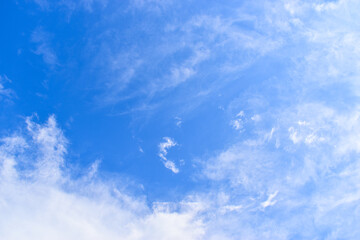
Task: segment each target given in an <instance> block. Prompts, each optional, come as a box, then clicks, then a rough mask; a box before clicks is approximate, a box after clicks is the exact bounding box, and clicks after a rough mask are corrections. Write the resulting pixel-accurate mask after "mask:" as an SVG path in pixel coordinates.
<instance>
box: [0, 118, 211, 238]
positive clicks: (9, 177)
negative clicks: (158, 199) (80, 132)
mask: <svg viewBox="0 0 360 240" xmlns="http://www.w3.org/2000/svg"><path fill="white" fill-rule="evenodd" d="M27 126H28V133H27V134H24V135H12V136H9V137H4V138H2V139H1V143H0V211H1V216H0V238H1V239H7V240H12V239H13V240H15V239H29V240H32V239H34V240H35V239H36V240H41V239H49V238H51V239H59V240H60V239H84V240H85V239H86V240H89V239H109V240H110V239H129V240H131V239H134V240H140V239H143V240H145V239H157V240H158V239H164V240H165V239H179V240H180V239H184V238H185V239H194V240H195V239H202V236H203V234H204V228H203V224H202V221H201V220H200V219H199V218H195V214H196V211H194V210H191V209H189V208H187V209H185V208H184V209H178V210H176V211H160V210H158V211H153V210H151V209H149V208H148V206H147V204H146V203H145V201H144V198H143V197H142V196H134V195H133V196H132V195H130V194H127V193H126V192H125V191H124V190H123V186H124V185H126V184H127V183H126V182H122V183H118V184H116V185H114V184H112V183H111V181H105V180H101V179H99V178H97V177H96V175H94V174H93V173H94V171H96V168H97V167H96V165H97V164H98V163H95V165H94V166H93V167H92V168H91V169H90V172H89V174H86V175H85V176H84V177H81V176H80V177H76V178H74V177H72V172H71V170H70V169H68V168H66V167H64V164H63V163H64V161H65V153H66V146H67V140H66V139H65V137H64V136H63V133H62V131H61V130H60V129H59V128H58V127H57V124H56V121H55V118H54V117H53V116H51V117H50V118H49V120H48V121H47V122H46V123H45V124H43V125H41V124H37V123H35V122H33V121H32V120H31V119H30V118H28V119H27ZM170 145H171V144H170ZM168 146H169V145H166V144H165V145H164V149H165V151H166V149H167V148H168ZM121 184H123V186H122V185H121Z"/></svg>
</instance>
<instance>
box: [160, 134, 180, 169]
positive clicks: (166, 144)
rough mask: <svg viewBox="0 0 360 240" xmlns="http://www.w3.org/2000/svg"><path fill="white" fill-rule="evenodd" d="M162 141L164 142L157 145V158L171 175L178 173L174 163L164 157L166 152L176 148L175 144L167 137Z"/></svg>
mask: <svg viewBox="0 0 360 240" xmlns="http://www.w3.org/2000/svg"><path fill="white" fill-rule="evenodd" d="M164 140H165V142H162V143H160V144H159V157H160V158H161V160H162V161H163V164H164V166H165V167H166V168H168V169H170V170H171V171H172V172H173V173H178V172H179V169H178V168H177V167H176V165H175V163H174V162H173V161H171V160H169V159H167V157H166V155H167V154H168V150H169V149H170V148H172V147H174V146H176V145H177V143H176V142H175V141H174V140H173V139H171V138H169V137H164Z"/></svg>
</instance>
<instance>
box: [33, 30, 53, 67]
mask: <svg viewBox="0 0 360 240" xmlns="http://www.w3.org/2000/svg"><path fill="white" fill-rule="evenodd" d="M31 41H32V42H33V43H35V45H36V48H35V50H34V53H35V54H37V55H40V56H42V58H43V61H44V62H45V63H46V64H48V65H49V66H51V67H54V66H56V65H58V64H59V62H58V57H57V56H56V53H55V51H54V49H53V48H52V47H51V35H50V34H49V33H47V32H45V31H44V30H43V29H41V28H38V29H36V30H35V31H34V32H33V33H32V35H31Z"/></svg>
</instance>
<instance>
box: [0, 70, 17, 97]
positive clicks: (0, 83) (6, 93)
mask: <svg viewBox="0 0 360 240" xmlns="http://www.w3.org/2000/svg"><path fill="white" fill-rule="evenodd" d="M7 83H11V80H10V79H9V78H8V77H7V76H6V75H0V99H2V98H3V99H11V98H13V97H14V96H15V93H14V91H13V90H12V89H10V88H6V87H5V84H7Z"/></svg>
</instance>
